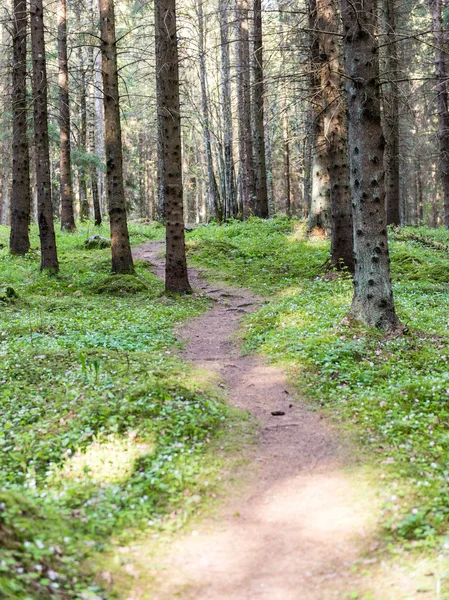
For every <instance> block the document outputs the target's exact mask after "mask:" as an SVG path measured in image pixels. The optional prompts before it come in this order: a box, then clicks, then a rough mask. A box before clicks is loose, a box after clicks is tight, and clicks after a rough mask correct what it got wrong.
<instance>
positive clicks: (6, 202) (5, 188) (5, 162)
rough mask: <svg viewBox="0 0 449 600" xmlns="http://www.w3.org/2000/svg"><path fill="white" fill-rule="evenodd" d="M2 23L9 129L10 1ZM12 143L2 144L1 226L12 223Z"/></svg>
mask: <svg viewBox="0 0 449 600" xmlns="http://www.w3.org/2000/svg"><path fill="white" fill-rule="evenodd" d="M0 19H1V23H0V32H1V36H0V39H1V44H2V46H3V52H2V54H1V55H0V69H1V70H2V72H3V76H2V82H1V85H0V96H1V98H2V101H1V110H2V111H3V118H2V122H3V124H4V126H5V127H6V128H8V129H9V127H10V122H9V113H10V110H11V100H10V99H11V85H12V81H11V79H10V72H11V53H10V40H11V36H10V31H9V25H10V21H11V18H10V4H9V1H8V0H6V1H5V2H3V5H2V8H1V16H0ZM11 150H12V148H11V141H10V137H9V135H5V136H4V137H3V139H2V141H1V143H0V162H1V163H2V168H1V174H0V187H1V196H0V225H1V224H3V225H9V224H10V222H11V203H10V200H11V198H10V179H11V166H10V156H11Z"/></svg>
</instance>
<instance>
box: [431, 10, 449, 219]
mask: <svg viewBox="0 0 449 600" xmlns="http://www.w3.org/2000/svg"><path fill="white" fill-rule="evenodd" d="M429 8H430V12H431V16H432V29H433V39H434V46H435V83H436V91H437V103H438V138H439V142H440V175H441V181H442V183H443V194H444V225H445V226H446V227H449V112H448V92H447V79H448V78H449V72H448V68H447V61H446V60H445V58H446V57H445V53H446V50H445V43H444V42H445V39H444V32H443V27H442V1H441V0H429Z"/></svg>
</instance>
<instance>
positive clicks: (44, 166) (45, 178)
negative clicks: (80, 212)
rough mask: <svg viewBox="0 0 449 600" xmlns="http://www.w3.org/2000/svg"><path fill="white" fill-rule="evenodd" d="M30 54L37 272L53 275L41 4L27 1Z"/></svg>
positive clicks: (38, 0) (54, 253) (36, 0)
mask: <svg viewBox="0 0 449 600" xmlns="http://www.w3.org/2000/svg"><path fill="white" fill-rule="evenodd" d="M30 14H31V51H32V59H33V113H34V146H35V160H36V187H37V198H38V206H37V222H38V225H39V237H40V242H41V270H44V269H46V270H49V271H52V272H54V273H57V272H58V270H59V265H58V255H57V250H56V239H55V228H54V223H53V207H52V201H51V176H50V157H49V139H48V113H47V66H46V63H45V56H46V55H45V39H44V22H43V16H44V15H43V6H42V0H31V2H30Z"/></svg>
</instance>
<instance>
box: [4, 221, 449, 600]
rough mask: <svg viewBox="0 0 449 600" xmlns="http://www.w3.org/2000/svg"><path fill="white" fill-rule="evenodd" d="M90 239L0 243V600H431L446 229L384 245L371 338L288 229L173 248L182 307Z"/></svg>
mask: <svg viewBox="0 0 449 600" xmlns="http://www.w3.org/2000/svg"><path fill="white" fill-rule="evenodd" d="M92 229H93V225H92V224H89V223H86V224H81V225H80V226H79V228H78V230H77V232H75V233H74V234H68V233H64V232H57V243H58V252H59V256H60V264H61V272H60V274H59V275H58V276H56V277H53V276H48V275H47V274H45V273H40V271H39V240H38V234H37V228H36V227H35V226H33V227H32V228H31V233H32V238H31V243H32V247H31V251H30V252H29V253H28V254H27V255H26V256H25V257H14V256H12V255H11V254H10V253H9V251H8V236H9V230H8V228H6V227H0V407H1V411H0V446H1V448H2V452H0V598H5V599H7V600H30V599H32V600H112V599H113V598H119V599H120V600H147V599H148V600H152V599H154V600H158V599H159V600H168V599H170V600H171V599H172V598H181V599H184V600H193V599H194V598H199V599H200V600H201V599H202V598H203V599H204V598H208V599H209V598H210V599H211V600H214V599H215V598H217V599H220V598H231V599H232V598H234V599H236V600H240V599H243V598H266V599H268V598H270V600H271V598H273V599H275V600H276V598H280V599H282V600H283V599H284V598H285V599H287V600H288V599H289V598H295V599H298V600H303V599H305V600H307V598H310V599H313V600H318V599H320V600H327V599H330V600H332V599H333V598H340V599H341V600H350V599H352V600H354V599H357V600H418V598H419V599H423V600H447V599H448V598H449V525H448V523H449V434H448V427H449V371H448V367H447V365H448V363H449V335H448V323H449V321H448V314H449V232H448V231H447V230H445V229H439V230H432V229H427V228H403V229H397V230H392V231H391V232H390V250H391V259H392V262H391V266H392V277H393V285H394V293H395V301H396V307H397V310H398V314H399V318H400V319H401V321H402V323H404V324H405V325H406V328H405V329H404V330H403V332H402V335H399V336H394V335H393V336H392V335H388V336H384V335H382V334H381V333H380V332H378V331H375V330H367V329H366V328H363V327H358V326H357V325H355V324H351V323H349V322H348V320H347V319H345V316H346V315H347V313H348V310H349V306H350V302H351V295H352V282H351V279H350V277H348V276H346V275H345V274H337V273H329V271H327V270H325V269H323V264H324V263H325V261H326V259H327V257H328V253H329V243H328V241H327V240H325V239H322V238H318V237H317V238H306V237H305V235H304V227H303V223H301V222H299V221H297V220H295V219H292V220H288V219H285V218H282V217H278V218H273V219H269V220H266V221H261V220H259V219H249V220H248V221H246V222H244V223H242V222H237V221H236V222H230V223H226V224H224V225H220V226H218V225H214V224H209V225H207V226H202V227H198V228H197V229H195V230H194V231H192V232H190V233H188V235H187V249H188V261H189V267H190V270H191V278H192V282H193V284H194V287H195V293H194V294H192V295H190V296H172V295H166V294H164V293H163V282H162V279H161V277H162V274H163V273H162V264H163V259H162V258H161V256H160V253H161V251H162V250H163V246H162V245H161V242H160V240H161V239H162V238H163V236H164V229H163V227H161V226H160V225H159V224H156V223H151V224H146V223H134V222H133V223H130V233H131V242H132V244H133V247H134V248H135V252H136V255H137V256H140V257H141V260H139V259H137V260H136V275H135V276H116V275H115V276H113V275H111V273H110V249H108V248H104V249H101V248H96V249H87V248H86V246H85V243H84V242H85V240H86V238H88V237H89V236H90V235H91V233H92ZM98 232H99V233H100V234H102V235H108V234H109V232H108V230H107V227H102V228H100V230H99V231H98ZM148 242H151V243H150V244H149V245H148ZM149 261H150V262H152V263H153V267H152V266H151V264H149ZM152 268H153V269H155V273H152V272H151V269H152ZM273 412H278V413H285V414H274V415H273V414H272V413H273Z"/></svg>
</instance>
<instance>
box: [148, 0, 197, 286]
mask: <svg viewBox="0 0 449 600" xmlns="http://www.w3.org/2000/svg"><path fill="white" fill-rule="evenodd" d="M155 24H156V77H157V86H156V87H157V110H158V119H159V135H160V136H161V138H162V139H161V140H160V141H159V150H160V151H161V153H162V155H161V156H160V162H161V166H162V173H163V196H164V209H165V219H166V262H165V289H166V291H167V292H175V293H189V292H190V291H191V288H190V284H189V279H188V274H187V260H186V253H185V241H184V207H183V187H182V150H181V115H180V102H179V58H178V40H177V30H176V2H175V0H155Z"/></svg>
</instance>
